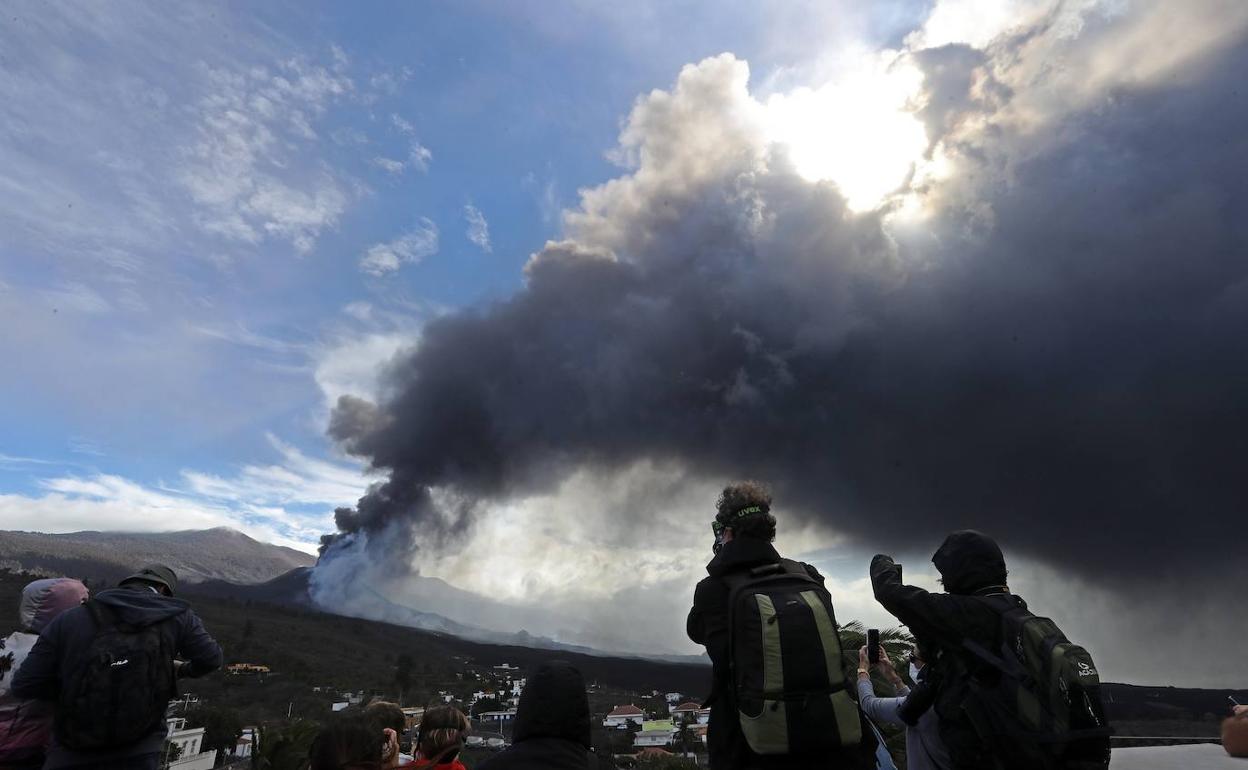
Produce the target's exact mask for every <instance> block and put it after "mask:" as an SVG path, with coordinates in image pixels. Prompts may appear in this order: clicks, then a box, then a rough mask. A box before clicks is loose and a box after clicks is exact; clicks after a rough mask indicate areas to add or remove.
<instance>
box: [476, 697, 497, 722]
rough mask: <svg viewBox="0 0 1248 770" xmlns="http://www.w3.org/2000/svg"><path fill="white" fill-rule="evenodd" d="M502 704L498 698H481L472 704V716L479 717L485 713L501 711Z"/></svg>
mask: <svg viewBox="0 0 1248 770" xmlns="http://www.w3.org/2000/svg"><path fill="white" fill-rule="evenodd" d="M502 710H503V704H502V702H501V701H499V699H498V698H482V699H481V700H479V701H477V702H476V703H474V704H472V716H474V717H479V716H481V715H482V714H484V713H485V712H487V711H502Z"/></svg>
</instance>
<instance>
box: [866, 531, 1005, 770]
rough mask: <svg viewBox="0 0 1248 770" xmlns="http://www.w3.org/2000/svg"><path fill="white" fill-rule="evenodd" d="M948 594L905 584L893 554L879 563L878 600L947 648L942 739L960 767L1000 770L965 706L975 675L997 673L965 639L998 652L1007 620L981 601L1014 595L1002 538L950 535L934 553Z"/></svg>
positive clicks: (874, 568) (874, 572)
mask: <svg viewBox="0 0 1248 770" xmlns="http://www.w3.org/2000/svg"><path fill="white" fill-rule="evenodd" d="M932 563H933V564H935V565H936V569H937V571H939V572H940V576H941V583H942V585H943V586H944V588H945V593H939V594H934V593H929V592H928V591H925V590H923V589H922V588H919V587H917V586H908V585H904V584H902V582H901V568H900V567H898V566H897V564H896V563H895V562H894V561H893V559H892V558H891V557H889V556H885V555H883V554H880V555H877V556H876V557H875V558H874V559H872V560H871V586H872V588H873V589H874V591H875V598H876V600H878V601H879V602H880V604H882V605H883V606H884V609H886V610H888V611H889V612H890V613H892V614H893V615H894V616H896V618H897V619H898V620H900V621H901V622H902V623H904V624H906V625H907V626H909V627H910V630H911V631H912V632H913V633H914V635H915V636H917V637H920V638H924V639H928V640H931V641H932V642H933V643H934V644H935V645H937V646H938V647H939V648H940V650H941V651H942V655H941V657H940V664H939V668H940V671H938V672H937V673H938V674H939V676H940V679H941V682H942V684H941V686H940V688H939V691H938V693H937V694H936V698H935V704H934V706H933V708H935V710H936V714H937V717H938V719H939V722H940V734H941V738H942V739H943V740H944V743H945V746H946V747H947V748H948V749H949V753H950V755H951V757H952V759H953V766H954V767H955V768H956V769H957V770H981V769H984V768H996V767H999V764H998V760H999V759H1001V760H1002V761H1004V758H999V757H996V756H994V755H993V753H992V751H991V750H990V749H989V748H988V747H986V746H985V745H984V744H983V741H982V740H981V739H980V738H979V736H978V734H977V733H976V732H975V730H974V728H973V727H972V726H971V724H970V722H969V720H968V719H967V717H966V715H965V712H964V710H963V708H962V706H963V704H964V703H965V702H966V701H967V699H968V697H969V686H970V680H971V678H972V677H973V676H977V675H986V676H990V677H992V676H996V673H995V672H992V671H986V670H985V669H984V666H983V664H982V662H981V661H978V660H976V659H975V658H973V657H972V656H969V655H967V654H966V652H965V646H964V642H965V641H968V640H969V641H971V642H974V643H976V644H978V645H980V646H982V647H984V648H988V649H995V648H996V646H997V644H998V643H999V637H1000V634H1001V631H1000V629H1001V615H1000V613H999V612H998V611H997V610H995V609H993V607H992V605H991V604H990V603H989V602H985V601H982V600H981V599H979V598H978V597H986V596H1005V597H1009V596H1010V589H1009V586H1008V584H1007V582H1006V580H1007V577H1008V575H1009V573H1008V571H1007V570H1006V568H1005V556H1004V555H1002V553H1001V548H1000V546H998V545H997V543H996V541H995V540H993V539H992V538H990V537H988V536H987V535H985V534H983V533H982V532H976V531H975V530H969V529H968V530H960V531H958V532H954V533H952V534H950V535H949V536H948V537H947V538H945V542H944V543H942V544H941V546H940V548H938V549H937V550H936V553H935V554H934V555H933V556H932Z"/></svg>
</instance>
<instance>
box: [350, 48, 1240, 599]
mask: <svg viewBox="0 0 1248 770" xmlns="http://www.w3.org/2000/svg"><path fill="white" fill-rule="evenodd" d="M929 59H930V61H929V63H931V62H937V61H939V62H940V63H941V66H942V69H940V70H939V71H937V72H936V75H937V76H938V77H935V79H934V80H933V83H936V84H938V85H939V86H940V87H941V88H944V89H951V88H953V87H954V86H956V85H958V84H962V86H961V87H963V88H965V87H967V85H966V84H967V83H969V82H970V80H969V78H963V77H962V76H960V75H957V73H956V72H954V70H955V69H956V68H957V67H961V66H965V67H974V66H979V61H978V59H977V57H975V56H971V55H968V54H966V52H964V51H958V50H955V49H949V50H948V51H945V52H944V55H943V57H942V56H940V55H937V54H933V55H932V56H931V57H929ZM946 65H947V66H946ZM933 66H934V65H933ZM1246 68H1248V50H1245V49H1244V48H1243V47H1242V46H1241V47H1239V48H1236V49H1233V50H1231V51H1229V52H1227V53H1224V54H1222V55H1220V57H1218V60H1217V61H1214V62H1209V63H1205V64H1203V65H1202V68H1201V69H1200V70H1199V72H1196V73H1194V74H1193V75H1192V77H1189V78H1188V82H1187V83H1186V84H1185V85H1184V86H1183V87H1172V88H1167V87H1164V86H1161V85H1152V86H1149V87H1146V88H1143V87H1142V88H1139V89H1135V90H1127V89H1123V90H1121V91H1120V92H1117V93H1115V94H1114V97H1113V101H1112V103H1110V104H1108V105H1105V106H1104V107H1103V108H1099V109H1096V110H1091V111H1088V112H1086V113H1081V114H1078V115H1075V116H1073V117H1065V118H1061V119H1059V120H1058V121H1055V124H1054V125H1053V126H1052V128H1051V131H1050V133H1049V134H1048V135H1046V136H1045V137H1041V138H1037V137H1020V136H1015V135H1012V134H1010V132H1009V129H1008V127H1001V126H996V127H994V129H993V130H992V131H989V132H986V133H985V134H984V135H983V137H982V138H981V141H980V144H979V145H978V146H976V147H975V148H974V150H975V152H974V153H971V152H968V153H967V154H966V156H964V160H965V162H966V163H967V164H977V165H974V166H973V168H972V169H971V170H973V171H975V173H974V174H973V175H968V179H969V181H965V182H958V181H951V182H949V183H948V185H947V190H945V191H944V192H941V191H940V190H937V191H936V192H934V193H933V195H934V196H935V198H934V199H935V202H936V204H937V213H936V214H935V215H934V217H933V218H932V219H931V220H930V221H928V222H927V223H925V224H924V226H923V234H922V235H915V236H912V237H904V238H901V240H900V241H899V242H894V240H893V237H892V236H890V234H889V233H888V232H887V231H886V229H885V228H884V227H883V225H882V223H881V219H880V216H879V215H863V216H852V215H850V214H849V213H848V212H847V211H846V210H845V207H844V205H843V202H842V200H841V198H840V197H839V195H838V194H837V193H836V191H835V189H834V188H833V187H831V186H830V185H826V184H822V185H811V184H809V183H806V182H804V181H803V180H801V179H800V178H799V177H798V176H797V175H796V174H795V173H793V171H792V170H791V169H790V168H788V167H786V164H785V161H784V158H783V157H782V156H779V155H776V154H774V153H773V151H772V148H769V147H767V146H766V144H765V142H763V141H761V140H759V139H758V138H757V132H755V131H754V129H753V128H752V126H751V124H750V117H749V115H748V110H747V109H746V108H745V107H743V106H742V105H743V104H745V103H747V102H749V99H748V97H747V96H746V93H745V72H744V67H743V65H741V64H740V63H738V62H735V61H734V60H732V59H731V58H730V57H719V58H717V59H711V60H707V61H706V62H703V63H702V64H700V65H698V66H697V67H689V68H686V70H685V71H684V72H683V73H682V75H681V78H680V80H679V81H678V83H677V86H676V88H675V89H674V91H673V92H672V93H671V94H664V93H658V92H656V93H655V94H652V95H651V96H650V97H648V98H647V99H643V100H641V101H639V103H638V105H637V107H636V109H635V110H634V113H633V115H632V118H631V120H630V123H629V125H628V127H627V128H626V130H625V140H624V141H625V144H626V149H631V150H634V151H635V152H636V154H637V156H638V158H639V162H640V167H639V169H638V171H637V172H636V173H635V174H633V175H632V176H629V177H626V178H624V179H621V180H616V181H615V182H612V183H610V184H608V185H605V186H604V187H602V188H599V189H597V190H593V191H590V192H588V193H586V195H585V198H584V200H583V205H582V210H581V211H580V212H578V213H575V214H572V215H570V216H569V219H568V223H567V224H568V231H569V240H567V241H564V242H560V243H552V244H548V245H547V247H546V248H545V249H544V250H543V251H542V252H540V253H539V254H537V255H535V256H534V258H533V259H532V261H531V262H530V264H529V266H528V268H527V278H528V284H527V287H526V288H525V289H524V290H523V291H521V292H519V293H518V294H516V295H515V296H514V297H512V298H510V299H509V300H507V301H505V302H501V303H498V304H496V305H492V306H489V307H485V308H482V309H476V310H467V311H463V312H460V313H457V314H454V315H451V316H448V317H444V318H441V319H440V320H437V321H435V322H433V323H431V324H429V325H428V326H427V327H426V329H425V330H424V333H423V338H422V340H421V342H420V344H419V346H418V347H417V348H416V349H414V350H413V351H411V352H410V354H409V355H407V356H406V357H405V358H403V360H401V361H400V362H398V363H397V364H396V365H394V366H393V367H392V368H391V369H390V370H389V372H388V375H387V382H388V392H389V394H390V395H389V396H388V397H387V398H385V399H384V400H383V401H382V403H380V404H375V405H374V404H370V403H366V402H361V401H359V400H358V399H353V398H343V399H342V400H341V401H340V402H339V404H338V407H337V409H336V411H335V414H334V420H333V425H332V428H331V434H332V435H333V437H334V438H335V439H336V440H338V441H339V442H341V444H342V445H343V446H344V447H346V448H347V449H348V450H349V451H351V452H352V453H355V454H357V455H360V456H363V457H367V458H369V459H370V460H371V463H372V465H373V467H374V468H377V469H381V470H384V471H386V472H388V473H389V474H390V478H389V480H388V481H387V482H385V483H384V484H382V485H380V486H377V487H375V488H374V489H373V490H372V491H370V492H369V494H368V495H366V496H365V497H364V498H362V499H361V500H360V503H359V505H358V506H357V508H356V509H355V510H354V511H349V510H348V511H340V512H339V514H338V516H337V517H336V518H337V520H338V523H339V526H340V527H341V528H342V529H343V530H344V531H347V532H354V531H370V530H376V529H378V528H380V527H382V526H391V525H393V524H394V523H395V522H404V523H405V524H404V527H405V528H407V529H409V530H410V528H411V526H420V527H426V528H429V529H430V530H433V531H436V532H438V533H446V532H447V531H450V530H453V529H454V528H456V527H463V526H466V524H467V522H468V521H470V520H471V505H472V503H473V502H476V501H496V500H503V499H508V498H512V497H515V496H517V495H524V494H529V493H532V492H536V491H540V490H549V489H550V488H552V487H553V486H554V485H555V484H556V483H557V482H558V481H560V480H562V479H563V478H565V477H566V476H567V475H568V474H569V473H570V472H571V471H572V470H573V469H576V468H584V467H591V468H596V469H600V470H601V472H603V473H610V472H611V471H612V469H614V468H618V467H622V466H624V465H626V464H628V463H631V462H634V461H636V460H638V459H641V458H650V459H655V460H659V461H662V460H664V459H667V458H672V459H679V460H680V461H681V462H682V463H684V464H685V465H687V466H688V467H690V468H692V469H693V471H694V472H695V473H698V474H700V475H703V476H706V477H716V478H728V477H736V476H749V477H756V478H763V479H766V480H768V481H770V482H771V483H772V484H773V485H774V487H775V488H776V498H777V506H778V513H779V514H780V515H781V526H784V523H783V521H784V520H783V517H784V516H785V515H792V516H802V517H805V518H808V519H818V520H822V521H826V522H827V523H828V524H829V525H830V526H831V527H833V528H835V529H836V530H838V531H841V532H846V533H849V534H851V535H854V536H856V537H858V538H859V539H860V540H862V541H865V542H869V543H872V544H878V547H879V548H880V549H882V550H896V549H903V548H907V547H913V548H919V549H928V548H930V547H933V546H934V545H935V544H936V543H938V542H939V538H940V536H941V535H942V534H943V533H945V532H946V531H948V530H950V529H952V528H960V527H977V528H981V529H985V530H988V531H991V532H994V533H998V534H999V535H1000V536H1001V538H1002V539H1003V541H1004V542H1005V544H1006V547H1007V549H1011V550H1012V552H1023V553H1027V554H1030V555H1032V556H1035V557H1038V558H1040V559H1042V560H1044V561H1047V562H1049V563H1053V564H1057V565H1064V566H1069V567H1071V568H1073V569H1075V570H1077V571H1078V572H1079V573H1080V574H1084V575H1088V576H1094V577H1099V578H1104V579H1107V580H1109V581H1113V582H1118V581H1121V582H1126V581H1131V580H1138V579H1143V578H1147V577H1148V576H1149V575H1153V574H1156V573H1158V572H1159V571H1161V572H1167V573H1169V574H1172V575H1186V576H1190V577H1192V578H1193V579H1195V578H1196V577H1198V576H1208V575H1210V574H1212V573H1213V572H1215V571H1218V570H1225V569H1228V568H1230V567H1229V566H1228V565H1238V564H1241V563H1242V553H1241V551H1242V543H1243V542H1244V541H1245V535H1248V523H1246V522H1248V518H1246V517H1245V516H1244V515H1243V501H1244V500H1245V499H1248V473H1245V472H1244V468H1243V465H1244V458H1245V456H1248V397H1246V396H1245V394H1248V259H1245V255H1246V254H1248V226H1246V225H1245V223H1246V222H1248V215H1246V214H1248V182H1246V181H1245V180H1246V179H1248V177H1245V175H1244V173H1243V169H1244V168H1248V133H1245V132H1244V131H1243V130H1242V126H1244V125H1245V124H1246V123H1248V101H1246V100H1245V99H1244V98H1243V96H1242V95H1243V91H1242V84H1240V83H1239V75H1238V73H1242V72H1244V71H1245V69H1246ZM1189 74H1190V73H1189ZM1233 93H1234V94H1239V96H1237V97H1234V98H1232V97H1229V96H1228V95H1229V94H1233ZM996 96H997V97H999V99H1000V100H1002V101H1005V100H1008V98H1009V94H1008V92H1007V91H1006V90H1001V91H999V92H998V93H997V94H996ZM989 101H991V100H989ZM965 106H966V109H989V108H990V107H991V108H994V109H995V106H994V105H988V104H986V102H984V101H982V100H980V101H975V100H970V99H968V100H966V101H965ZM927 117H928V121H929V130H936V128H934V127H938V128H939V129H940V130H945V129H947V128H948V127H950V126H955V125H958V123H959V120H958V118H957V116H954V115H950V114H944V113H941V114H937V113H935V112H932V113H930V114H929V115H928V116H927ZM1021 147H1026V148H1027V152H1026V153H1024V152H1021V151H1020V148H1021ZM1004 167H1008V170H1009V175H1010V176H1009V178H1008V179H1007V177H1006V175H1005V172H1004V171H1002V168H1004ZM942 196H943V197H942ZM430 489H435V490H447V491H448V492H449V493H452V494H454V495H456V496H459V497H460V498H462V499H463V500H465V501H468V503H467V504H466V505H467V507H461V508H459V509H457V511H456V512H453V513H451V514H450V515H449V516H448V514H446V513H445V512H441V511H438V510H435V509H437V507H438V506H434V505H431V504H430ZM712 502H713V501H711V500H708V501H707V506H708V510H710V506H711V503H712ZM663 513H664V512H655V515H656V516H658V515H662V514H663ZM645 515H647V512H645V511H639V512H638V516H645ZM708 518H709V516H708ZM1235 568H1236V569H1239V570H1241V571H1242V569H1243V568H1242V567H1235Z"/></svg>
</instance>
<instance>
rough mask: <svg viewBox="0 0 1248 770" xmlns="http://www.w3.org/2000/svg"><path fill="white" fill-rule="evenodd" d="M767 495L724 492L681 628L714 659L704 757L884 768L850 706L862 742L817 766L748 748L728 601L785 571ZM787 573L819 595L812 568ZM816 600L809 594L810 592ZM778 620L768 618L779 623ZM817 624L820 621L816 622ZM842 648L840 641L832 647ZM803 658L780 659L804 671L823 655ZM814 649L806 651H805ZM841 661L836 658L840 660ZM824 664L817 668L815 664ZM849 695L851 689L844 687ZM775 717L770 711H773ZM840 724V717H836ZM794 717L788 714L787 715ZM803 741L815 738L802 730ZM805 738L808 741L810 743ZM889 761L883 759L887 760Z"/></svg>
mask: <svg viewBox="0 0 1248 770" xmlns="http://www.w3.org/2000/svg"><path fill="white" fill-rule="evenodd" d="M770 511H771V493H770V492H769V491H768V490H767V488H766V487H765V486H764V485H762V484H760V483H759V482H756V481H742V482H737V483H733V484H729V485H728V486H727V487H726V488H725V489H724V490H723V492H722V493H721V494H720V497H719V500H718V501H717V503H716V516H715V522H714V523H713V524H712V531H713V532H714V534H715V543H714V545H713V547H712V550H713V551H714V553H715V557H714V558H713V559H711V561H710V563H709V564H707V565H706V571H707V575H708V576H707V577H705V578H703V579H702V580H701V582H699V583H698V585H697V587H696V588H695V589H694V594H693V607H692V608H691V609H690V610H689V616H688V619H687V620H686V626H685V628H686V633H687V634H688V636H689V639H690V640H692V641H693V642H694V643H695V644H701V645H703V646H704V647H706V653H707V655H708V656H709V657H710V659H711V693H710V695H709V696H708V697H707V699H706V705H709V706H710V709H711V718H710V724H709V725H708V728H707V751H708V753H709V754H710V763H711V767H712V768H715V769H716V770H736V769H737V768H749V770H755V769H759V770H780V769H782V768H810V767H820V768H828V769H829V770H842V769H843V768H876V767H887V766H888V765H887V764H884V763H885V762H886V761H888V760H887V759H886V757H885V756H881V757H879V758H878V761H877V755H876V750H877V748H878V745H879V741H878V740H877V739H876V737H875V731H874V730H873V729H872V728H871V726H870V723H869V722H868V721H867V720H866V718H865V717H864V716H863V715H862V714H861V713H860V712H859V710H858V708H857V706H856V705H855V704H854V703H853V702H852V701H848V702H847V705H848V706H849V710H850V711H851V713H850V714H848V715H845V716H849V717H850V718H851V719H855V720H857V721H858V723H859V724H858V725H857V729H858V733H859V735H860V738H859V740H858V743H857V745H847V746H841V747H838V748H836V749H833V750H829V751H827V752H823V753H821V754H820V755H819V756H818V760H817V761H815V760H814V759H813V758H812V756H810V755H808V754H802V753H775V754H767V755H762V754H758V753H755V751H754V750H753V749H752V748H751V745H750V742H749V740H748V739H747V737H746V735H745V732H744V730H743V729H742V724H741V713H740V710H739V707H738V703H737V700H736V696H735V694H734V688H733V670H732V668H733V655H732V641H731V640H732V637H733V631H734V629H733V628H732V624H731V619H730V611H729V610H730V608H729V603H730V600H731V597H732V596H733V593H734V591H733V589H732V588H731V587H730V585H731V583H732V582H733V581H734V580H738V579H741V577H742V576H745V575H750V574H752V573H753V572H756V571H758V570H759V569H768V568H769V567H770V565H779V564H782V563H785V560H784V559H782V558H781V556H780V554H779V553H778V552H777V551H776V549H775V547H774V546H773V545H772V541H773V540H775V537H776V518H775V516H773V515H772V514H771V512H770ZM787 563H788V564H789V565H791V567H792V569H794V570H800V571H801V572H802V573H803V574H802V576H801V577H802V579H803V580H805V579H806V577H807V576H808V577H809V580H807V581H806V582H808V583H809V585H810V586H811V587H815V586H818V587H822V586H823V582H824V580H823V576H822V575H820V574H819V571H818V570H816V569H815V568H814V567H812V566H811V565H809V564H805V563H801V562H787ZM812 593H813V592H812ZM776 619H778V618H773V620H776ZM814 622H815V623H816V624H817V621H814ZM836 643H837V644H839V638H838V639H836ZM798 646H800V647H802V648H803V649H801V650H793V645H790V644H785V645H784V646H783V649H784V650H785V653H784V654H785V655H787V654H788V653H789V652H790V651H791V650H792V651H794V652H799V653H801V654H802V655H803V657H804V658H805V660H803V661H802V663H805V662H806V661H808V660H809V658H810V657H811V656H814V657H820V656H822V655H823V651H822V650H818V651H816V650H815V649H813V647H815V646H818V643H817V642H816V643H815V644H814V645H810V644H801V645H798ZM808 647H809V648H811V649H805V648H808ZM837 657H838V658H839V653H838V654H837ZM819 662H820V663H823V661H822V660H820V661H819ZM804 667H808V666H804V665H800V664H799V665H797V666H790V665H788V664H785V665H784V667H783V670H784V671H786V672H787V671H790V670H792V669H800V668H804ZM827 673H828V676H830V677H832V678H835V679H838V680H839V679H843V678H844V673H845V672H844V671H842V670H837V671H829V672H827ZM847 684H848V685H849V687H852V683H848V682H847ZM846 689H848V688H846ZM773 710H774V709H773ZM837 716H838V717H840V716H842V714H837ZM790 717H791V714H790ZM839 724H840V723H839V721H838V723H837V724H832V725H827V724H822V725H820V730H825V731H826V730H827V729H828V728H829V727H830V728H831V730H832V731H833V732H836V731H837V729H838V727H839ZM802 729H803V730H804V731H805V732H806V733H811V732H812V731H811V730H810V729H809V728H807V727H805V726H803V728H802ZM805 737H810V736H809V735H807V736H805ZM884 754H885V755H886V754H887V752H884Z"/></svg>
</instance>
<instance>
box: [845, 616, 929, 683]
mask: <svg viewBox="0 0 1248 770" xmlns="http://www.w3.org/2000/svg"><path fill="white" fill-rule="evenodd" d="M839 631H840V636H841V655H842V656H843V657H844V659H845V668H846V669H847V670H848V671H850V672H853V671H856V670H857V669H858V650H859V649H861V648H862V647H863V646H864V645H865V644H866V643H867V629H866V626H864V625H863V624H862V623H861V622H860V621H857V620H851V621H849V622H848V623H844V624H842V625H841V627H840V629H839ZM880 646H881V647H883V648H884V652H886V653H887V654H888V658H889V660H891V661H892V663H893V668H895V669H897V671H898V673H901V672H903V671H905V670H906V667H905V665H904V661H905V657H906V655H908V654H909V653H910V651H911V650H912V649H914V637H913V636H911V635H910V632H909V631H906V630H905V629H904V628H903V627H901V626H898V627H897V628H881V629H880Z"/></svg>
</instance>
